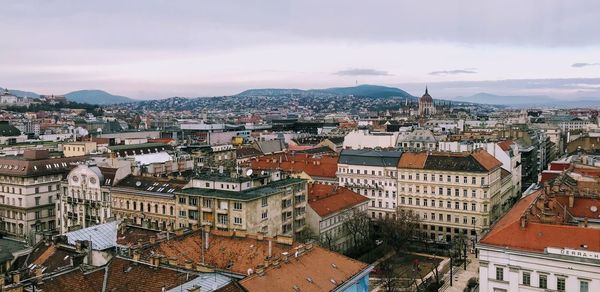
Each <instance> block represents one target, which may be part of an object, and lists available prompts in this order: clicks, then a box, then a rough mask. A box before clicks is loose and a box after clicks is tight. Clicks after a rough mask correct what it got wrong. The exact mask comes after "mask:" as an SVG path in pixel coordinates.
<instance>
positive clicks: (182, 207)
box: [175, 171, 307, 236]
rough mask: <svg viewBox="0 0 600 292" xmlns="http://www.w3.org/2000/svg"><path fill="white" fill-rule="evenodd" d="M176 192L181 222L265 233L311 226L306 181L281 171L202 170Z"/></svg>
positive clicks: (293, 231)
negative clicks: (252, 172) (307, 219)
mask: <svg viewBox="0 0 600 292" xmlns="http://www.w3.org/2000/svg"><path fill="white" fill-rule="evenodd" d="M175 194H176V197H177V202H176V203H177V204H176V212H177V224H178V226H179V227H194V226H200V225H201V226H207V225H208V226H211V228H214V229H217V230H241V231H246V232H248V233H250V234H258V233H261V234H263V235H265V236H276V235H288V236H295V235H296V234H297V233H298V232H301V231H303V230H304V229H305V227H306V218H305V217H306V195H307V183H306V181H305V180H303V179H298V178H289V177H287V176H286V175H285V174H284V173H283V172H280V171H274V172H267V171H263V172H261V173H258V174H250V175H238V174H235V173H233V174H227V173H222V174H216V173H204V174H198V175H197V176H196V177H195V178H193V179H192V180H191V182H190V183H189V184H188V185H187V186H186V187H184V188H183V189H182V190H181V191H179V192H175Z"/></svg>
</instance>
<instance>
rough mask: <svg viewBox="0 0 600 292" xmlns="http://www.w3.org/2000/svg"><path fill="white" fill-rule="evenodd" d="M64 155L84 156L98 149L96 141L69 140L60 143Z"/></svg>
mask: <svg viewBox="0 0 600 292" xmlns="http://www.w3.org/2000/svg"><path fill="white" fill-rule="evenodd" d="M62 149H63V155H64V156H65V157H73V156H84V155H88V154H90V153H92V152H96V151H97V150H98V148H97V146H96V142H90V141H87V142H71V143H65V144H63V145H62Z"/></svg>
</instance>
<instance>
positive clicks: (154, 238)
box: [150, 235, 156, 244]
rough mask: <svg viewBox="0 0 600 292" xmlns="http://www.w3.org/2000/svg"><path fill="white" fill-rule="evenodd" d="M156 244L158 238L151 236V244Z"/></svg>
mask: <svg viewBox="0 0 600 292" xmlns="http://www.w3.org/2000/svg"><path fill="white" fill-rule="evenodd" d="M155 243H156V236H154V235H152V236H150V244H155Z"/></svg>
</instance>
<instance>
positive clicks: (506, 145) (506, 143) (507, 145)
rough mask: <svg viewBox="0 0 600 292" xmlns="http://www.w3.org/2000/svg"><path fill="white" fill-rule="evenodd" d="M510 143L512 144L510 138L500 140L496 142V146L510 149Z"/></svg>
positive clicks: (506, 149) (505, 149)
mask: <svg viewBox="0 0 600 292" xmlns="http://www.w3.org/2000/svg"><path fill="white" fill-rule="evenodd" d="M512 144H514V142H513V141H512V140H504V141H502V142H498V146H499V147H500V149H502V150H504V151H508V150H509V149H510V145H512Z"/></svg>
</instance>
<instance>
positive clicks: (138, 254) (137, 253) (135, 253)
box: [133, 249, 142, 262]
mask: <svg viewBox="0 0 600 292" xmlns="http://www.w3.org/2000/svg"><path fill="white" fill-rule="evenodd" d="M141 256H142V252H141V251H139V250H137V249H136V250H134V251H133V260H134V261H136V262H139V261H140V257H141Z"/></svg>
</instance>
